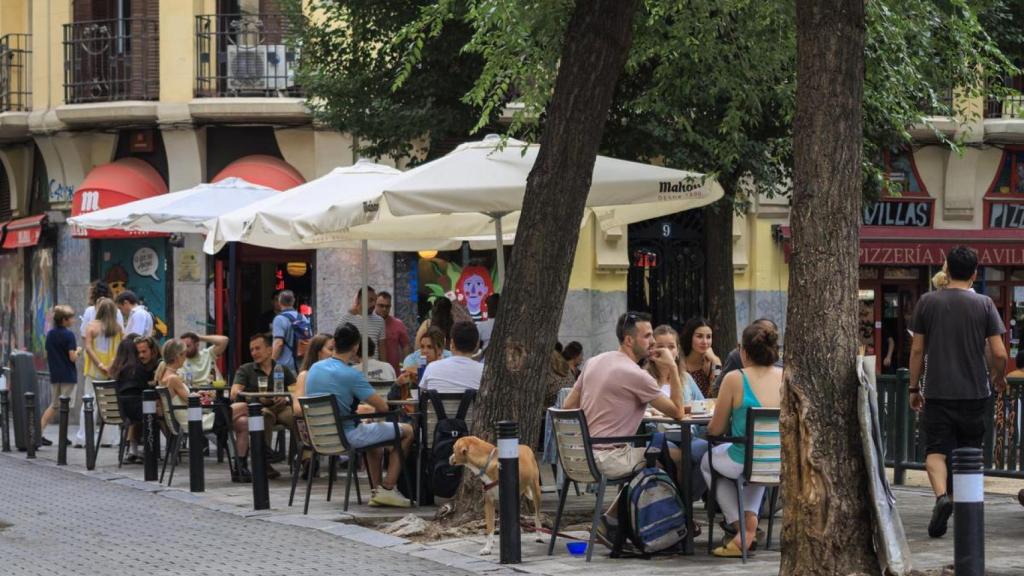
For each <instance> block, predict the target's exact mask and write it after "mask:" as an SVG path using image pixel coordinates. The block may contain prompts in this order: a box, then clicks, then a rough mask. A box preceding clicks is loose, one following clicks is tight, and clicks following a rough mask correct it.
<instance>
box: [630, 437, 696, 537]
mask: <svg viewBox="0 0 1024 576" xmlns="http://www.w3.org/2000/svg"><path fill="white" fill-rule="evenodd" d="M665 449H666V444H665V435H664V434H663V433H661V432H655V433H654V434H653V435H652V437H651V443H650V446H648V448H647V453H646V457H647V463H646V467H645V468H643V469H642V470H640V472H638V473H637V475H636V476H635V477H633V479H632V480H631V481H630V482H629V488H628V494H629V528H630V530H629V532H630V540H632V541H633V544H634V545H635V546H636V547H637V549H638V550H639V552H640V553H641V554H645V555H646V554H655V553H657V552H663V551H665V550H668V549H670V548H673V547H675V546H676V545H678V544H679V543H680V542H682V541H683V538H685V537H686V530H687V522H686V508H685V506H684V505H683V500H682V498H680V497H679V491H678V490H677V489H676V485H675V482H673V481H672V477H671V476H669V475H668V473H666V472H665V471H664V470H662V469H661V468H658V467H657V466H656V465H655V461H656V460H657V459H658V458H659V457H660V456H661V453H662V451H663V450H665Z"/></svg>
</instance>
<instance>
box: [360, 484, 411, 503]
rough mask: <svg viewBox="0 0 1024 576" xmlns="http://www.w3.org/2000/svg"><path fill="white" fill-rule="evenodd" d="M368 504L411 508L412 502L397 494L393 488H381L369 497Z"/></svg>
mask: <svg viewBox="0 0 1024 576" xmlns="http://www.w3.org/2000/svg"><path fill="white" fill-rule="evenodd" d="M370 506H391V507H393V508H411V507H412V502H411V501H410V500H409V499H408V498H406V497H405V496H402V495H401V494H399V493H398V492H397V491H396V490H395V489H394V488H392V489H390V490H387V489H384V488H381V489H380V490H377V493H376V494H374V495H373V497H372V498H370Z"/></svg>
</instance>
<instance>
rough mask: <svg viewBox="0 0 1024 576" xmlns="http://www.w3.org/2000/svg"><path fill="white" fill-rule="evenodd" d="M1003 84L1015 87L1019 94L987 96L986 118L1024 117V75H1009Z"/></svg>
mask: <svg viewBox="0 0 1024 576" xmlns="http://www.w3.org/2000/svg"><path fill="white" fill-rule="evenodd" d="M1003 85H1004V86H1006V87H1007V88H1012V89H1015V90H1016V91H1017V94H1015V95H1011V96H989V97H988V98H986V99H985V118H1024V95H1021V92H1022V91H1024V76H1007V77H1006V78H1004V79H1003Z"/></svg>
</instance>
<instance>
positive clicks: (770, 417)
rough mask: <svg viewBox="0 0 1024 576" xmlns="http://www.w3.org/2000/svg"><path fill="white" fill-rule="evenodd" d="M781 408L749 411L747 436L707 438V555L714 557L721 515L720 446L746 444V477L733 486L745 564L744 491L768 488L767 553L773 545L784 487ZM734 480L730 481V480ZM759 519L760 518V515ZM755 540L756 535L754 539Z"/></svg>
mask: <svg viewBox="0 0 1024 576" xmlns="http://www.w3.org/2000/svg"><path fill="white" fill-rule="evenodd" d="M779 414H780V410H779V409H778V408H749V409H747V435H746V436H708V439H707V440H708V444H709V446H708V465H709V468H711V486H710V487H709V488H708V503H707V513H708V553H709V554H710V553H711V550H712V548H713V547H714V542H715V537H714V533H715V514H716V513H717V512H718V502H717V501H716V496H717V494H718V493H717V492H716V490H717V486H718V481H719V479H720V478H722V475H721V474H719V473H718V472H717V471H716V470H715V466H714V447H715V446H717V445H720V444H726V443H729V444H743V445H744V452H745V454H746V456H745V459H744V462H743V473H742V474H741V475H740V478H738V479H737V480H736V481H735V482H734V484H735V485H736V498H737V501H738V502H739V506H740V508H741V510H740V519H739V528H740V545H741V547H742V551H743V562H744V563H746V561H747V523H746V522H745V519H744V514H745V512H744V511H743V510H742V508H743V490H744V487H745V486H764V487H766V488H768V492H769V496H768V501H769V504H768V535H767V538H766V540H765V549H769V548H771V545H772V528H773V527H774V524H775V512H776V505H777V504H778V499H779V486H780V485H781V478H780V475H781V465H782V445H781V439H780V436H779ZM728 480H731V479H728ZM758 517H759V518H760V514H759V515H758ZM754 536H755V538H756V537H757V535H756V534H755V535H754Z"/></svg>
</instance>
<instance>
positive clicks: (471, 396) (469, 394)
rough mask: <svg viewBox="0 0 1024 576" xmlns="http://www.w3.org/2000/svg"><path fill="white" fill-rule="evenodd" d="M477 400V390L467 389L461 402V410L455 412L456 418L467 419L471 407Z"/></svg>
mask: <svg viewBox="0 0 1024 576" xmlns="http://www.w3.org/2000/svg"><path fill="white" fill-rule="evenodd" d="M475 400H476V390H466V391H465V392H463V393H462V400H461V401H460V402H459V411H458V413H456V414H455V419H456V420H465V419H466V414H468V413H469V407H470V406H472V405H473V402H474V401H475Z"/></svg>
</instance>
